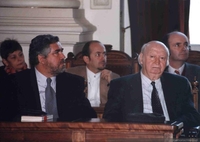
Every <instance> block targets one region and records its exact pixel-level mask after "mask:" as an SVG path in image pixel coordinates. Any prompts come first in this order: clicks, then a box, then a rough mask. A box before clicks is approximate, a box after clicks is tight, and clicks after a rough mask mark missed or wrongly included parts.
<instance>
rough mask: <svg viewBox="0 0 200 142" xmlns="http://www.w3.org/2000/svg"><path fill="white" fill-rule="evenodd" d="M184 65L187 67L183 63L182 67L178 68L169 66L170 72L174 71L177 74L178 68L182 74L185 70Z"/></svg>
mask: <svg viewBox="0 0 200 142" xmlns="http://www.w3.org/2000/svg"><path fill="white" fill-rule="evenodd" d="M184 67H185V64H183V65H182V66H181V67H180V68H178V69H175V68H173V67H172V66H170V65H169V66H168V72H169V73H173V74H175V72H174V71H175V70H178V71H179V72H180V74H182V73H183V70H184Z"/></svg>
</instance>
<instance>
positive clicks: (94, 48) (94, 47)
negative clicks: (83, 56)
mask: <svg viewBox="0 0 200 142" xmlns="http://www.w3.org/2000/svg"><path fill="white" fill-rule="evenodd" d="M105 50H106V49H105V46H104V45H103V44H102V43H96V42H94V43H91V44H90V52H104V51H105Z"/></svg>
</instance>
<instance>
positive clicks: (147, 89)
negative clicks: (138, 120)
mask: <svg viewBox="0 0 200 142" xmlns="http://www.w3.org/2000/svg"><path fill="white" fill-rule="evenodd" d="M141 79H142V92H143V112H144V113H152V112H153V111H152V106H151V93H152V90H153V86H152V85H151V82H152V81H151V80H150V79H149V78H147V77H146V76H145V75H144V74H143V73H142V72H141ZM154 82H155V86H156V89H157V91H158V96H159V99H160V102H161V105H162V110H163V113H164V116H165V121H169V114H168V110H167V106H166V103H165V98H164V94H163V90H162V84H161V81H160V79H158V80H155V81H154Z"/></svg>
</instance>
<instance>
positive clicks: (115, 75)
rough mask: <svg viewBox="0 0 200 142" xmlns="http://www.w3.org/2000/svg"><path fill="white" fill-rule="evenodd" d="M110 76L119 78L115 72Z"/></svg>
mask: <svg viewBox="0 0 200 142" xmlns="http://www.w3.org/2000/svg"><path fill="white" fill-rule="evenodd" d="M111 76H112V78H119V77H120V75H119V74H117V73H115V72H112V74H111Z"/></svg>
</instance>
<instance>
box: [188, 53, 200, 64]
mask: <svg viewBox="0 0 200 142" xmlns="http://www.w3.org/2000/svg"><path fill="white" fill-rule="evenodd" d="M187 62H188V63H191V64H196V65H200V51H194V50H191V51H190V52H189V57H188V59H187Z"/></svg>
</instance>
